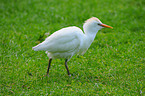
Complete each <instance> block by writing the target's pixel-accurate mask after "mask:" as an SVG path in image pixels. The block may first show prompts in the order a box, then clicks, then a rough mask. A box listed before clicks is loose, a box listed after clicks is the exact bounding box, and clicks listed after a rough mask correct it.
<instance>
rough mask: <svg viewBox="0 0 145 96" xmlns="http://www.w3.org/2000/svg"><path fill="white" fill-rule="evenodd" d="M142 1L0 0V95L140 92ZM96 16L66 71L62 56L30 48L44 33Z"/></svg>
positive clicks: (143, 84)
mask: <svg viewBox="0 0 145 96" xmlns="http://www.w3.org/2000/svg"><path fill="white" fill-rule="evenodd" d="M144 5H145V1H144V0H91V1H88V0H63V1H61V0H0V42H1V44H0V59H1V60H0V95H2V96H3V95H17V96H19V95H42V96H43V95H71V96H72V95H75V96H76V95H86V96H88V95H91V96H92V95H110V96H112V95H121V96H123V95H126V96H127V95H132V96H133V95H134V96H137V95H138V96H139V95H142V96H143V95H144V94H145V24H144V23H145V18H144V17H145V6H144ZM92 16H94V17H98V18H99V19H100V20H101V21H102V22H103V23H105V24H108V25H110V26H113V27H114V29H113V30H111V29H102V30H101V31H99V32H98V34H97V36H96V38H95V41H94V42H93V44H92V45H91V47H90V48H89V50H88V51H87V52H86V53H85V54H84V56H74V57H73V58H72V59H71V60H70V61H69V62H68V67H69V70H70V72H71V74H72V76H71V77H68V76H67V72H66V69H65V66H64V60H63V59H56V60H53V61H52V66H51V69H50V76H49V78H48V77H44V75H45V74H46V70H47V63H48V57H47V56H46V54H45V52H43V51H40V52H35V51H33V50H32V47H33V46H35V45H37V44H38V43H39V42H42V41H43V40H44V39H45V38H46V36H45V35H44V34H45V33H47V32H49V33H50V34H52V33H53V32H55V31H57V30H59V29H61V28H63V27H67V26H78V27H80V28H81V29H82V25H83V22H84V21H85V20H86V19H88V18H90V17H92Z"/></svg>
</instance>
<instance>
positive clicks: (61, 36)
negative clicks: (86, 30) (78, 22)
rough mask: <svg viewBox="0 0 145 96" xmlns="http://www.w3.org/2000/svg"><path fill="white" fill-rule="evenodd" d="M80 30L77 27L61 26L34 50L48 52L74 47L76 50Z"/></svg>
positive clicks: (71, 49)
mask: <svg viewBox="0 0 145 96" xmlns="http://www.w3.org/2000/svg"><path fill="white" fill-rule="evenodd" d="M80 32H81V30H80V29H77V27H75V28H72V27H70V28H69V27H68V28H63V29H61V30H59V31H56V32H55V33H53V34H52V35H51V36H49V37H48V38H46V40H45V41H43V42H42V43H40V44H39V45H37V46H36V48H34V50H35V49H37V50H45V51H48V52H70V51H74V50H76V49H77V50H78V49H79V46H80V38H79V37H78V35H79V33H80ZM37 50H36V51H37Z"/></svg>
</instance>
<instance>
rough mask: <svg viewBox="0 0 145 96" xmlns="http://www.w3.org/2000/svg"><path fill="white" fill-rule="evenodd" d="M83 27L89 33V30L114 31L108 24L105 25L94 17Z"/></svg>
mask: <svg viewBox="0 0 145 96" xmlns="http://www.w3.org/2000/svg"><path fill="white" fill-rule="evenodd" d="M83 27H84V30H87V31H89V30H97V31H98V30H100V29H102V28H112V29H113V27H111V26H108V25H106V24H103V23H102V22H101V21H100V20H99V19H98V18H96V17H92V18H90V19H88V20H86V21H85V23H84V26H83Z"/></svg>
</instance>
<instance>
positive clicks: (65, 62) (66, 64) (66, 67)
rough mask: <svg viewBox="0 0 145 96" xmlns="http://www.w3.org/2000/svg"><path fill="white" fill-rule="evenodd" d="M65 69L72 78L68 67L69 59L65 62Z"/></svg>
mask: <svg viewBox="0 0 145 96" xmlns="http://www.w3.org/2000/svg"><path fill="white" fill-rule="evenodd" d="M65 68H66V70H67V73H68V75H69V76H71V75H70V73H69V70H68V67H67V59H66V60H65Z"/></svg>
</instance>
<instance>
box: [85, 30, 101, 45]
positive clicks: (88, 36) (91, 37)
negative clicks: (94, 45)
mask: <svg viewBox="0 0 145 96" xmlns="http://www.w3.org/2000/svg"><path fill="white" fill-rule="evenodd" d="M98 31H99V30H98V29H96V28H94V29H93V28H91V29H90V28H85V29H84V33H85V35H86V39H87V40H88V41H90V42H93V41H94V39H95V36H96V34H97V32H98Z"/></svg>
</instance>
